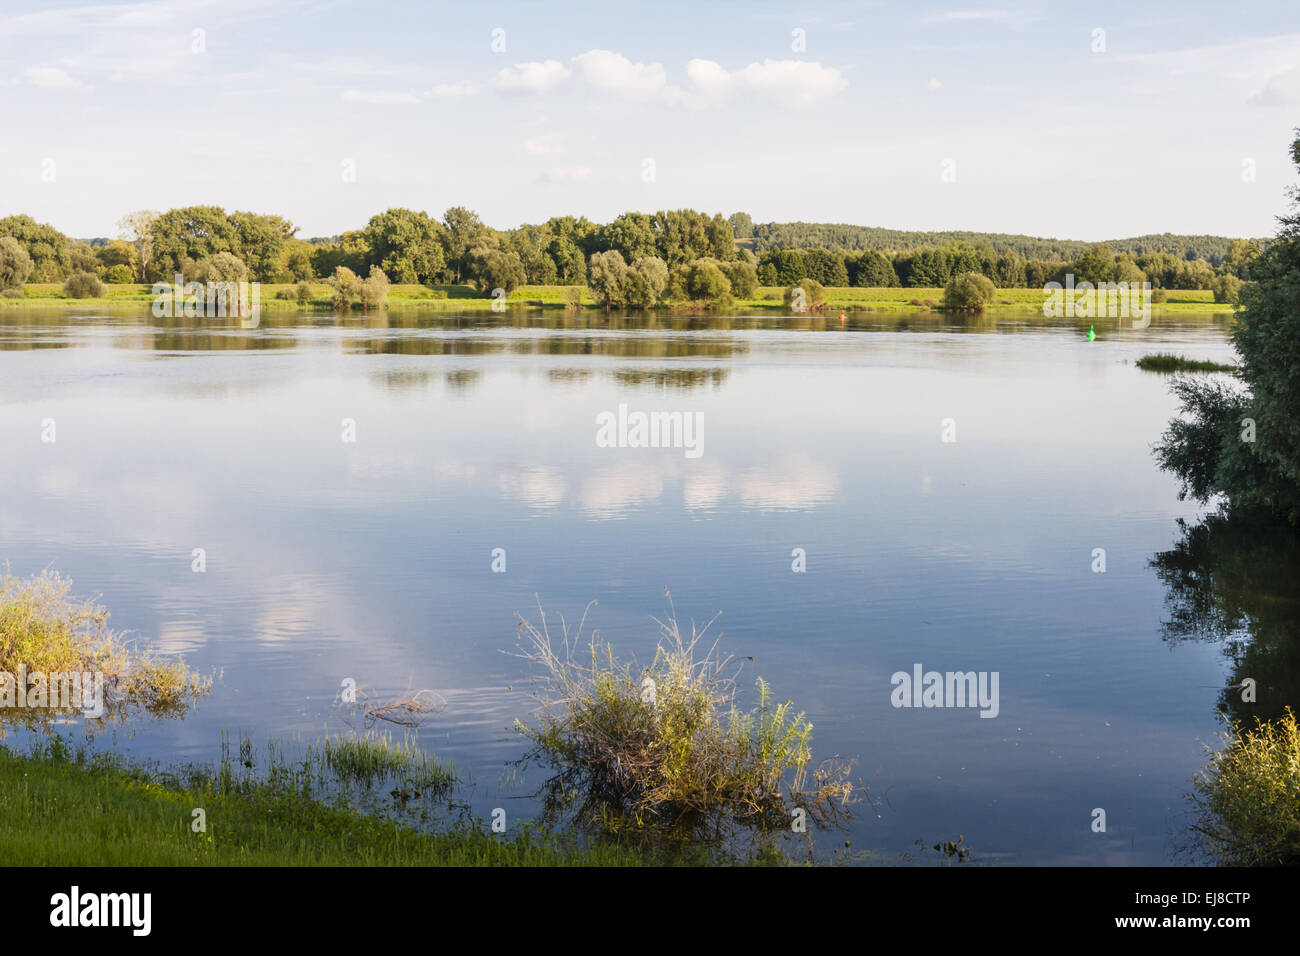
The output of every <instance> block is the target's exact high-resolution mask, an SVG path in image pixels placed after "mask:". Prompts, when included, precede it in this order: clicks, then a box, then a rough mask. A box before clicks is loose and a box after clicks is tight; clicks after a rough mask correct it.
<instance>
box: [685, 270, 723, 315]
mask: <svg viewBox="0 0 1300 956" xmlns="http://www.w3.org/2000/svg"><path fill="white" fill-rule="evenodd" d="M685 289H686V295H687V297H688V298H690V299H693V300H695V301H697V302H708V303H709V304H711V305H725V304H727V303H728V302H730V301H731V280H730V279H728V278H727V274H726V273H725V272H723V271H722V263H720V262H719V261H718V260H717V259H709V258H704V259H696V260H695V261H694V262H692V263H691V264H690V266H689V267H687V270H686V275H685Z"/></svg>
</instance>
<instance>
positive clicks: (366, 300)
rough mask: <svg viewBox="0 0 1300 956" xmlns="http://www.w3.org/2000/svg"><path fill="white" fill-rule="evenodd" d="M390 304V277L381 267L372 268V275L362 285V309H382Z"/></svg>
mask: <svg viewBox="0 0 1300 956" xmlns="http://www.w3.org/2000/svg"><path fill="white" fill-rule="evenodd" d="M387 304H388V276H386V275H384V271H383V270H382V269H380V268H379V266H371V267H370V275H369V276H368V277H367V278H366V280H365V281H364V282H362V283H361V307H362V308H363V309H382V308H383V307H384V306H385V305H387Z"/></svg>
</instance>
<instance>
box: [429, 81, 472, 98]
mask: <svg viewBox="0 0 1300 956" xmlns="http://www.w3.org/2000/svg"><path fill="white" fill-rule="evenodd" d="M474 92H475V90H474V84H473V83H471V82H470V81H469V80H460V81H458V82H456V83H439V84H438V85H437V86H435V87H433V88H432V89H431V90H429V92H428V93H426V94H425V95H426V96H428V97H429V98H430V99H434V100H459V99H463V98H465V97H466V96H473V95H474Z"/></svg>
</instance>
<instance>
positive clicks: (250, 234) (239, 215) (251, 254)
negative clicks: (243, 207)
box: [229, 212, 298, 282]
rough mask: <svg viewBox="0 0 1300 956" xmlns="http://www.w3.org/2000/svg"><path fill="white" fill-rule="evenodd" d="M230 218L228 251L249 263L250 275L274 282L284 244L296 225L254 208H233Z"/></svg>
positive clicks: (277, 273) (260, 279) (278, 270)
mask: <svg viewBox="0 0 1300 956" xmlns="http://www.w3.org/2000/svg"><path fill="white" fill-rule="evenodd" d="M229 218H230V226H231V230H232V232H233V235H232V237H231V242H230V252H232V253H234V254H235V255H237V256H238V257H239V258H240V260H241V261H243V262H244V264H245V265H247V266H248V273H249V276H250V277H251V278H253V279H255V280H256V281H258V282H274V281H275V280H276V278H277V277H278V275H279V272H280V266H281V262H280V260H281V256H282V255H283V253H284V247H285V244H286V243H287V242H288V241H289V240H290V239H291V238H293V234H294V233H296V232H297V231H298V227H297V226H295V225H294V224H293V223H291V222H289V221H288V220H287V219H283V218H281V217H280V216H267V215H262V214H260V213H255V212H233V213H231V214H230V217H229Z"/></svg>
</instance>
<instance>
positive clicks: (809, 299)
mask: <svg viewBox="0 0 1300 956" xmlns="http://www.w3.org/2000/svg"><path fill="white" fill-rule="evenodd" d="M783 301H784V302H785V307H786V310H787V311H790V312H818V311H820V310H822V309H824V308H826V290H825V289H824V288H822V284H821V283H820V282H818V281H817V280H816V279H810V278H807V277H805V278H803V279H800V280H799V281H798V282H796V283H795V284H794V285H792V286H790V287H789V288H788V289H786V290H785V296H784V297H783Z"/></svg>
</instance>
